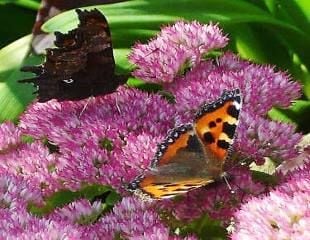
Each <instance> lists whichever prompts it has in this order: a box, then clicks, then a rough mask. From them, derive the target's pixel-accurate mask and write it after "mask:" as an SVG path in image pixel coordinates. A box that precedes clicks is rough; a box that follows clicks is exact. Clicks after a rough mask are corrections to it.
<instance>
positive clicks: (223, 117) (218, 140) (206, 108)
mask: <svg viewBox="0 0 310 240" xmlns="http://www.w3.org/2000/svg"><path fill="white" fill-rule="evenodd" d="M240 109H241V94H240V90H239V89H236V90H233V91H225V92H224V93H223V94H222V96H221V97H220V98H219V99H218V100H216V101H215V102H213V103H210V104H205V105H203V106H202V107H201V108H200V110H199V111H198V112H197V114H196V119H195V125H194V128H195V132H196V134H197V135H198V138H199V139H200V141H201V142H202V144H203V146H204V150H205V154H206V158H207V161H208V168H209V170H210V172H211V174H212V175H214V176H218V175H220V174H221V172H222V165H223V163H224V161H225V160H226V158H227V155H228V153H229V151H230V149H231V146H232V143H233V140H234V135H235V132H236V128H237V125H238V119H239V113H240Z"/></svg>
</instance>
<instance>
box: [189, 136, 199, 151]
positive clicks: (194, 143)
mask: <svg viewBox="0 0 310 240" xmlns="http://www.w3.org/2000/svg"><path fill="white" fill-rule="evenodd" d="M187 150H188V151H190V152H201V145H200V142H199V140H198V138H197V137H196V136H195V135H194V136H189V139H188V141H187Z"/></svg>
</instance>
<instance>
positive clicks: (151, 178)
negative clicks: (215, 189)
mask: <svg viewBox="0 0 310 240" xmlns="http://www.w3.org/2000/svg"><path fill="white" fill-rule="evenodd" d="M210 182H213V180H212V179H211V176H209V175H208V172H207V166H206V161H205V158H204V152H203V149H202V146H201V144H200V142H199V140H198V139H197V136H196V135H195V133H194V131H193V128H192V125H189V124H188V125H182V126H180V127H177V128H175V129H173V130H172V131H170V132H169V133H168V136H167V138H166V139H165V140H164V141H163V142H162V143H161V144H159V145H158V150H157V152H156V154H155V158H154V160H153V162H152V164H151V169H149V170H148V171H146V172H145V173H144V174H143V175H141V176H139V177H138V178H137V179H136V180H134V181H133V182H132V183H130V184H129V186H128V189H129V190H133V191H136V193H138V194H139V195H142V194H146V195H148V196H150V197H151V198H154V199H162V198H170V197H173V196H176V195H179V194H182V193H185V192H188V191H189V190H192V189H195V188H198V187H201V186H203V185H206V184H208V183H210Z"/></svg>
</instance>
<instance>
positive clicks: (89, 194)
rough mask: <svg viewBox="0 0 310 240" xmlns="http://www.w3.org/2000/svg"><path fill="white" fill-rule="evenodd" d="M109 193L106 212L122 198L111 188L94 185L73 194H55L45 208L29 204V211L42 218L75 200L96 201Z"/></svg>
mask: <svg viewBox="0 0 310 240" xmlns="http://www.w3.org/2000/svg"><path fill="white" fill-rule="evenodd" d="M105 193H107V194H108V197H107V198H106V199H105V202H103V203H104V204H105V205H107V207H105V208H106V209H104V212H107V211H108V210H110V209H111V208H112V207H113V206H114V204H115V203H117V202H118V201H119V199H120V196H119V195H118V194H117V193H116V192H115V191H114V190H113V189H112V188H111V187H109V186H104V185H99V184H93V185H86V186H85V187H83V188H81V189H80V190H79V191H76V192H73V191H70V190H66V189H64V190H59V191H58V192H55V193H53V194H52V195H51V196H49V197H48V198H47V199H45V205H44V206H36V205H34V204H32V203H30V204H29V206H28V209H29V211H30V212H31V213H33V214H35V215H38V216H42V215H45V214H48V213H50V212H51V211H52V210H54V209H55V208H59V207H63V206H64V205H67V204H69V203H71V202H74V201H75V200H78V199H81V198H86V199H88V200H90V201H92V200H93V199H95V198H96V197H97V196H100V195H103V194H105Z"/></svg>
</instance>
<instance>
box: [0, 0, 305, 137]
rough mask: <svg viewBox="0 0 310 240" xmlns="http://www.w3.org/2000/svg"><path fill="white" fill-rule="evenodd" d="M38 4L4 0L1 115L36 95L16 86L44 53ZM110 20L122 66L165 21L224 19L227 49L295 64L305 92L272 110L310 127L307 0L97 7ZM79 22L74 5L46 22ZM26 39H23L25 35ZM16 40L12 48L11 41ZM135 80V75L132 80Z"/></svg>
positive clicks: (49, 27) (48, 27) (56, 25)
mask: <svg viewBox="0 0 310 240" xmlns="http://www.w3.org/2000/svg"><path fill="white" fill-rule="evenodd" d="M38 6H39V2H38V1H35V0H2V1H1V0H0V19H1V20H2V21H1V22H2V23H6V22H9V23H10V27H9V28H8V27H7V26H8V25H7V24H2V25H1V26H0V46H2V47H3V48H2V49H1V50H0V121H4V120H6V119H11V120H17V119H18V115H19V114H20V113H21V112H22V111H23V110H24V108H25V107H26V106H27V104H29V102H30V101H31V100H32V99H33V97H34V96H32V91H33V88H32V87H31V86H29V85H27V84H23V85H22V84H17V83H16V81H17V80H18V79H22V78H25V77H30V76H31V75H29V74H25V73H21V72H20V71H19V68H20V66H22V65H29V64H35V63H40V62H41V61H42V57H38V56H29V55H28V54H27V52H28V50H29V42H30V38H29V37H25V38H21V39H19V38H20V37H22V36H24V35H26V34H27V33H30V31H31V28H32V25H33V23H34V20H35V16H36V10H37V8H38ZM97 7H98V8H99V9H100V10H101V11H102V12H103V13H104V14H105V15H106V16H107V18H108V21H109V23H110V25H111V31H112V38H113V45H114V48H115V50H114V52H115V57H116V62H117V71H118V72H122V73H124V72H129V71H130V70H131V68H132V66H131V65H130V64H129V63H128V61H127V59H126V56H127V54H128V52H129V49H130V46H131V45H132V44H133V43H134V42H135V41H137V40H140V41H142V42H144V41H146V40H147V39H148V38H150V37H151V36H153V35H154V34H155V33H156V32H157V31H159V29H160V26H161V25H162V24H167V23H169V22H173V21H175V20H177V19H180V18H183V19H188V20H193V19H196V20H198V21H201V22H205V23H207V22H209V21H213V22H219V23H220V26H221V27H222V28H223V29H224V32H225V33H227V34H228V35H229V37H230V39H231V41H230V44H229V46H228V48H229V49H230V50H232V51H234V52H238V53H239V54H240V55H241V56H242V57H244V58H248V59H251V60H253V61H255V62H258V63H270V64H274V65H276V66H277V68H278V69H281V70H288V72H289V73H290V74H291V75H292V77H293V78H294V79H296V80H297V81H300V82H301V83H302V84H303V96H302V99H301V100H300V101H297V102H296V103H295V104H294V106H293V107H292V108H291V109H288V110H287V109H286V110H283V109H274V110H273V111H272V112H271V113H270V116H271V117H272V118H275V119H279V120H282V121H288V122H294V123H296V124H297V126H298V129H299V130H302V131H304V132H308V131H309V124H307V121H308V118H309V115H310V111H309V109H310V106H309V105H310V104H309V98H310V74H309V68H310V51H309V49H310V23H309V19H310V1H308V0H261V1H255V0H234V1H231V0H179V1H177V3H176V1H175V0H132V1H125V2H121V3H116V4H109V5H101V6H97ZM76 24H77V16H76V14H75V12H74V11H68V12H65V13H63V14H60V15H58V16H56V17H54V18H52V19H51V20H50V21H48V22H47V23H46V24H44V25H43V30H44V31H46V32H53V31H61V32H66V31H68V30H70V29H72V28H73V27H75V26H76ZM18 39H19V40H18ZM13 40H17V41H16V42H13V43H11V45H9V46H5V45H6V44H8V43H9V42H11V41H13ZM132 82H133V83H135V82H136V80H133V81H132Z"/></svg>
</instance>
